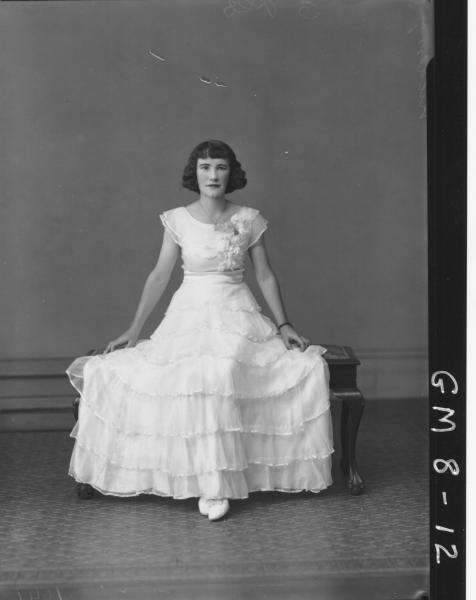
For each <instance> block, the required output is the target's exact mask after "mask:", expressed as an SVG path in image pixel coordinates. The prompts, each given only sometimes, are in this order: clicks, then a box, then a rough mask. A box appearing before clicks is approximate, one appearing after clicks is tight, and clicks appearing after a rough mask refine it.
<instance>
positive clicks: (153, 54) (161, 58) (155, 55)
mask: <svg viewBox="0 0 476 600" xmlns="http://www.w3.org/2000/svg"><path fill="white" fill-rule="evenodd" d="M149 54H150V55H151V56H153V57H154V58H157V59H159V60H161V61H162V62H165V58H164V57H163V56H159V55H158V54H155V53H154V52H152V50H149Z"/></svg>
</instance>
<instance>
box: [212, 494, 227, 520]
mask: <svg viewBox="0 0 476 600" xmlns="http://www.w3.org/2000/svg"><path fill="white" fill-rule="evenodd" d="M211 502H212V504H211V506H210V508H209V509H208V518H209V519H210V521H218V519H221V518H222V517H224V516H225V515H226V513H227V512H228V511H229V510H230V503H229V502H228V500H227V499H226V498H221V499H220V500H212V501H211Z"/></svg>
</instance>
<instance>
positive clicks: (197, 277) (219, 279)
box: [183, 269, 244, 283]
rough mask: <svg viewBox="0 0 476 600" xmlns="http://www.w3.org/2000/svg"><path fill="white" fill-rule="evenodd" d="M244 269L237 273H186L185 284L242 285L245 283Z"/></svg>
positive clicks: (236, 271)
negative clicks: (194, 282)
mask: <svg viewBox="0 0 476 600" xmlns="http://www.w3.org/2000/svg"><path fill="white" fill-rule="evenodd" d="M243 273H244V269H236V270H235V271H184V272H183V281H184V283H185V282H187V283H189V282H193V281H197V282H199V281H201V282H202V283H205V282H206V283H213V282H216V283H241V282H242V281H243Z"/></svg>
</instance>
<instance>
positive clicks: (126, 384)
mask: <svg viewBox="0 0 476 600" xmlns="http://www.w3.org/2000/svg"><path fill="white" fill-rule="evenodd" d="M97 358H98V356H93V357H91V360H93V359H97ZM315 367H316V364H314V363H313V362H309V365H307V368H306V369H305V370H304V372H303V373H302V375H301V377H300V378H299V379H298V380H297V381H296V382H294V384H293V385H290V386H288V387H286V388H285V389H283V390H273V391H270V390H269V391H267V392H266V395H264V394H260V395H258V396H256V395H248V394H243V392H239V391H237V390H230V391H227V392H225V391H223V390H220V389H219V388H217V387H216V388H213V389H210V390H204V389H195V390H191V391H188V392H179V393H175V394H160V393H157V392H154V393H151V392H146V391H144V390H139V389H137V388H135V387H133V386H132V385H131V384H130V383H129V382H127V381H125V380H124V379H122V377H121V376H120V375H119V371H118V369H116V368H114V367H113V366H112V365H107V364H104V365H103V368H105V369H108V370H109V371H110V372H111V373H113V374H114V377H115V379H116V381H117V382H120V384H121V385H122V386H123V387H124V389H126V390H129V391H130V392H133V393H135V394H138V395H141V396H146V397H150V398H156V399H158V398H177V397H181V398H185V397H191V396H219V397H221V398H231V397H233V396H234V397H235V398H236V399H237V400H257V401H259V400H266V399H268V398H278V397H279V396H284V395H286V394H287V393H289V392H293V391H294V390H296V389H297V388H299V386H301V385H302V384H303V382H304V381H305V380H306V379H307V378H308V377H309V376H310V374H311V373H312V372H313V370H314V369H315ZM66 373H67V375H68V377H69V379H70V382H71V384H72V385H73V387H74V388H75V389H76V390H77V391H78V392H79V393H80V394H81V395H82V390H81V389H80V388H79V387H78V385H77V384H76V382H75V381H74V378H75V377H76V378H77V379H80V380H82V379H83V376H82V374H81V375H75V374H72V373H71V371H69V369H68V370H67V371H66Z"/></svg>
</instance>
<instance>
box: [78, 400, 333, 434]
mask: <svg viewBox="0 0 476 600" xmlns="http://www.w3.org/2000/svg"><path fill="white" fill-rule="evenodd" d="M83 406H84V407H86V409H87V410H88V411H89V412H90V413H91V414H92V415H93V416H94V417H95V418H96V419H98V420H99V421H101V423H103V424H104V425H105V426H106V427H109V428H111V429H114V430H115V431H116V432H117V433H118V434H119V435H122V436H131V437H132V436H137V437H138V436H141V437H163V438H174V437H179V438H182V439H185V440H188V439H191V438H195V437H201V436H210V435H216V434H219V433H234V432H237V433H238V432H239V433H243V434H258V435H264V436H287V437H290V436H292V435H296V433H298V432H300V431H302V430H303V428H304V427H305V426H306V425H308V424H309V423H311V422H312V421H315V420H317V419H319V418H321V417H322V416H323V415H324V414H325V413H326V412H328V411H329V408H330V404H329V403H327V404H326V405H325V406H324V407H323V408H322V409H321V410H320V411H319V412H317V413H316V414H314V415H313V416H312V417H309V418H303V419H302V421H300V422H299V423H298V424H297V425H296V426H295V427H294V428H293V429H289V428H285V426H282V425H273V427H272V428H270V429H267V430H263V429H256V428H255V429H250V428H246V427H243V426H236V427H229V426H228V427H227V426H225V427H215V428H214V429H208V430H202V431H193V432H192V431H190V432H188V431H187V432H185V433H178V432H173V433H160V432H156V431H132V430H125V429H122V428H121V427H120V426H118V425H116V424H115V423H113V422H112V421H111V420H109V419H107V418H106V417H105V416H104V415H101V414H99V413H98V412H97V411H96V410H95V409H94V407H93V405H92V404H91V403H90V402H88V401H87V400H86V398H84V397H83V396H82V397H81V402H80V410H81V408H82V407H83ZM73 431H74V430H73ZM70 437H75V435H71V436H70Z"/></svg>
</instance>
